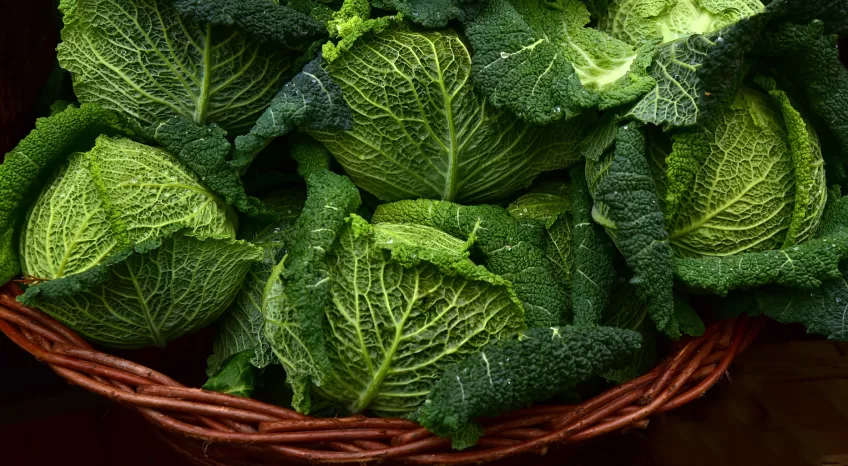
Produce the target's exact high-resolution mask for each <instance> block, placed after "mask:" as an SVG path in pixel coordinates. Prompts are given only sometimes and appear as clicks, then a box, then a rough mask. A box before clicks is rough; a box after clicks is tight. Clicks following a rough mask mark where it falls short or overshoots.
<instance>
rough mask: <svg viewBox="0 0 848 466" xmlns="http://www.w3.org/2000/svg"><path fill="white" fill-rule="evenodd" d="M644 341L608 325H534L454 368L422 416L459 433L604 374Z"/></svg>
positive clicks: (433, 426) (434, 426)
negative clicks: (482, 419) (484, 419)
mask: <svg viewBox="0 0 848 466" xmlns="http://www.w3.org/2000/svg"><path fill="white" fill-rule="evenodd" d="M640 340H641V339H640V338H639V334H638V333H636V332H632V331H629V330H620V329H614V328H608V327H594V328H582V327H558V328H535V329H530V330H528V331H527V332H526V333H525V334H524V336H523V337H522V338H521V339H520V340H502V341H500V342H498V343H493V344H489V345H488V346H487V347H485V348H484V349H483V350H482V351H480V354H479V355H477V356H472V357H470V358H468V359H466V360H464V361H463V362H461V363H459V364H456V365H454V366H452V367H451V368H450V369H448V370H447V371H446V372H445V375H444V376H442V378H441V379H440V380H439V382H438V383H437V384H436V386H435V387H433V389H432V390H431V391H430V395H429V396H428V398H427V401H426V402H425V403H424V405H423V406H421V408H419V410H418V413H417V415H416V420H417V421H418V422H419V423H421V425H422V426H424V427H426V428H427V429H428V430H430V431H431V432H433V433H435V434H437V435H439V436H442V437H449V436H454V435H456V434H457V433H459V432H463V431H464V429H467V428H468V427H467V426H468V425H469V424H471V423H472V422H473V421H474V420H475V419H477V418H478V417H483V416H493V415H496V414H500V413H503V412H507V411H510V410H513V409H516V408H522V407H525V406H529V405H530V404H531V403H533V402H536V401H541V400H545V399H548V398H550V397H551V396H553V395H555V394H557V393H561V392H563V391H565V390H566V389H568V388H569V387H573V386H575V385H577V384H578V383H580V382H583V381H585V380H588V379H589V378H590V377H592V376H594V375H598V374H600V373H601V372H602V371H604V370H607V369H609V368H611V367H613V366H615V365H616V364H618V363H621V362H622V360H626V358H628V357H630V356H632V355H633V354H634V352H635V351H636V350H637V349H638V348H639V345H640V344H641V341H640Z"/></svg>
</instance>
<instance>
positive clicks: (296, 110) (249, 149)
mask: <svg viewBox="0 0 848 466" xmlns="http://www.w3.org/2000/svg"><path fill="white" fill-rule="evenodd" d="M323 66H324V60H323V59H322V58H321V57H320V56H319V57H317V58H314V59H313V60H312V61H310V62H309V63H307V64H306V66H304V67H303V71H301V72H300V73H298V74H297V75H296V76H295V77H294V78H292V79H291V81H289V82H287V83H286V84H285V85H284V86H283V88H282V89H281V90H280V91H279V92H278V93H277V95H276V96H274V99H273V100H272V101H271V105H270V106H269V107H268V108H267V109H266V110H265V112H264V113H262V115H261V116H260V117H259V119H258V120H257V121H256V124H255V125H254V126H253V128H251V130H250V133H248V134H245V135H242V136H238V137H236V141H235V153H234V154H233V161H232V164H233V166H235V167H237V168H239V169H240V170H242V172H244V171H246V170H247V167H248V166H249V165H250V162H252V161H253V158H254V157H256V154H257V153H259V151H260V150H262V149H263V148H264V147H265V146H267V145H268V144H269V143H270V142H271V141H272V140H273V139H274V138H276V137H280V136H284V135H286V134H288V133H289V132H291V131H293V130H295V129H296V128H297V127H299V126H301V127H303V128H304V129H307V128H308V129H314V130H331V129H332V130H348V129H350V128H351V125H352V120H351V118H352V117H351V113H350V108H348V106H347V104H346V103H345V101H344V98H343V97H342V90H341V88H339V86H338V85H337V84H336V83H335V82H334V81H333V80H332V79H331V78H330V75H328V74H327V72H326V71H325V70H324V67H323Z"/></svg>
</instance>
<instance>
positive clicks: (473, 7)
mask: <svg viewBox="0 0 848 466" xmlns="http://www.w3.org/2000/svg"><path fill="white" fill-rule="evenodd" d="M481 3H485V2H481V1H480V0H371V5H373V6H374V8H380V9H383V10H395V11H399V12H401V13H403V16H404V18H405V19H408V20H410V21H412V22H414V23H418V24H420V25H422V26H424V27H427V28H443V27H445V26H447V25H448V22H450V21H460V22H462V21H465V20H466V19H467V18H469V17H473V15H474V14H475V12H476V11H477V10H478V9H479V8H480V4H481Z"/></svg>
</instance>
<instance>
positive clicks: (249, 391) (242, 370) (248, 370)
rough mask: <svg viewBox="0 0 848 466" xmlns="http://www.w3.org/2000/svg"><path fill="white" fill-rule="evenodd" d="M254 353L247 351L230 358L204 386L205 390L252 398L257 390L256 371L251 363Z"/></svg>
mask: <svg viewBox="0 0 848 466" xmlns="http://www.w3.org/2000/svg"><path fill="white" fill-rule="evenodd" d="M251 358H253V351H252V350H246V351H243V352H240V353H238V354H235V355H233V356H232V357H231V358H229V359H228V360H227V361H226V362H225V363H224V364H223V367H221V369H220V371H216V373H215V374H214V375H211V376H209V380H207V381H206V383H205V384H203V387H202V388H203V389H204V390H212V391H215V392H220V393H226V394H227V395H236V396H243V397H245V398H250V396H251V395H253V389H254V388H256V369H255V368H254V367H253V364H252V363H251V361H252V359H251Z"/></svg>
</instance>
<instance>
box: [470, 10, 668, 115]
mask: <svg viewBox="0 0 848 466" xmlns="http://www.w3.org/2000/svg"><path fill="white" fill-rule="evenodd" d="M589 20H590V16H589V12H588V11H587V9H586V7H585V5H584V4H583V3H582V2H580V1H579V0H552V1H545V2H540V1H536V0H490V1H487V2H486V4H485V7H484V8H482V9H481V11H480V13H479V14H478V15H476V16H475V17H474V19H473V20H471V21H469V22H468V24H467V26H466V30H465V34H466V36H467V37H468V40H469V42H470V43H471V46H472V47H473V48H474V57H473V65H474V68H473V75H474V84H475V86H476V87H477V88H478V90H479V91H480V92H482V93H483V94H485V95H486V96H487V97H488V99H489V100H490V101H491V102H492V104H493V105H495V106H496V107H499V108H500V107H502V108H506V109H509V110H511V111H513V112H515V113H516V114H517V115H518V117H519V118H521V119H524V120H526V121H529V122H532V123H537V124H544V123H550V122H553V121H557V120H561V119H569V118H572V117H574V116H575V115H578V114H580V113H581V112H582V111H583V110H585V109H587V108H591V107H599V108H612V107H615V106H618V105H622V104H625V103H628V102H630V101H633V100H635V99H636V98H638V97H639V96H640V95H641V94H643V93H645V92H647V91H648V90H650V89H651V88H652V87H653V86H654V82H653V79H652V78H650V77H649V76H648V75H647V73H646V71H645V69H646V68H647V67H648V65H650V62H651V56H652V50H653V46H652V45H650V46H646V47H643V48H641V49H638V50H636V49H635V48H633V47H631V46H630V45H628V44H626V43H624V42H621V41H619V40H617V39H614V38H613V37H612V36H609V35H607V34H605V33H603V32H601V31H599V30H597V29H594V28H589V27H584V26H585V25H586V24H587V23H589ZM581 81H585V83H584V82H581ZM601 81H602V82H601ZM584 84H585V86H584Z"/></svg>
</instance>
